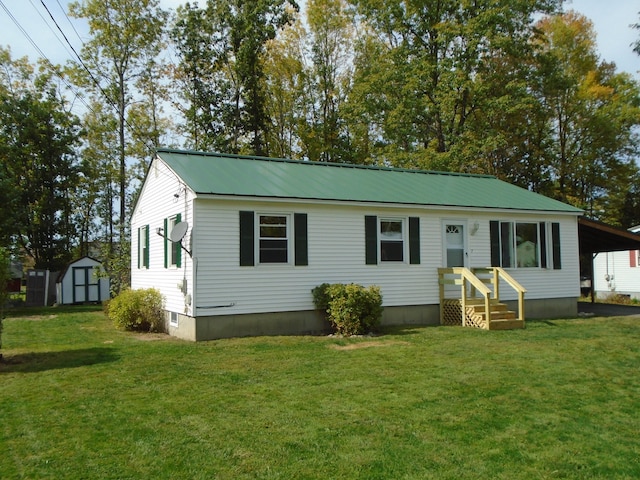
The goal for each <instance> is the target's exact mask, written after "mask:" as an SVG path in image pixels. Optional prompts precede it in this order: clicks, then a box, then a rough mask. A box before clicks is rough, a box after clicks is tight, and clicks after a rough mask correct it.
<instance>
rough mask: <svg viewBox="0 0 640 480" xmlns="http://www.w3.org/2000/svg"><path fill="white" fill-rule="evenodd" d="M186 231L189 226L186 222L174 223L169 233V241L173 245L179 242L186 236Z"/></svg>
mask: <svg viewBox="0 0 640 480" xmlns="http://www.w3.org/2000/svg"><path fill="white" fill-rule="evenodd" d="M188 229H189V224H188V223H187V222H178V223H176V224H175V225H174V226H173V228H172V229H171V232H170V233H169V240H171V241H172V242H175V243H178V242H180V241H181V240H182V239H183V238H184V236H185V235H186V234H187V230H188Z"/></svg>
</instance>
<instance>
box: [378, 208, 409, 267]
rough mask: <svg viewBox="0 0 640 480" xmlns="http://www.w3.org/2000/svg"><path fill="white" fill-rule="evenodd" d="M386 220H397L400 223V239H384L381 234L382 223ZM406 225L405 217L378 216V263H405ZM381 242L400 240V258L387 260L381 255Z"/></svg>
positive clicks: (406, 247) (406, 256)
mask: <svg viewBox="0 0 640 480" xmlns="http://www.w3.org/2000/svg"><path fill="white" fill-rule="evenodd" d="M388 222H397V223H400V226H401V228H402V231H401V232H400V235H401V237H402V238H401V239H400V240H391V239H388V238H387V239H384V238H383V234H382V224H383V223H388ZM408 235H409V233H408V227H407V218H406V217H378V264H382V263H384V264H399V263H407V258H408V251H407V249H408V244H409V239H408ZM382 242H402V260H387V259H384V258H382V257H383V249H382Z"/></svg>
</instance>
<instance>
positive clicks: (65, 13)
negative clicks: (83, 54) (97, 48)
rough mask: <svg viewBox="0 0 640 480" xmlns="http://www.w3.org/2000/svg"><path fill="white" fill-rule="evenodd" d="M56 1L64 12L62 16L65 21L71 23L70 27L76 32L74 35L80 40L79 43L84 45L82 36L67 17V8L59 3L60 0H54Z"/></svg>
mask: <svg viewBox="0 0 640 480" xmlns="http://www.w3.org/2000/svg"><path fill="white" fill-rule="evenodd" d="M56 3H57V4H58V6H59V7H60V10H61V11H62V13H63V14H64V16H65V17H66V18H67V22H69V25H71V28H72V29H73V31H74V32H76V37H78V40H80V43H81V44H82V45H84V41H83V40H82V37H81V36H80V34H79V33H78V30H76V26H75V25H74V24H73V22H72V21H71V19H70V18H69V15H67V10H66V9H65V8H64V7H63V6H62V5H61V4H60V0H56Z"/></svg>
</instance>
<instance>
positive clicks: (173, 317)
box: [169, 312, 179, 327]
mask: <svg viewBox="0 0 640 480" xmlns="http://www.w3.org/2000/svg"><path fill="white" fill-rule="evenodd" d="M169 325H170V326H172V327H177V326H178V325H179V321H178V314H177V313H176V312H169Z"/></svg>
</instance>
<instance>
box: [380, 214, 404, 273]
mask: <svg viewBox="0 0 640 480" xmlns="http://www.w3.org/2000/svg"><path fill="white" fill-rule="evenodd" d="M379 229H380V230H379V232H380V261H381V262H403V261H404V243H405V241H404V221H403V220H402V219H400V218H381V219H380V221H379Z"/></svg>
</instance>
